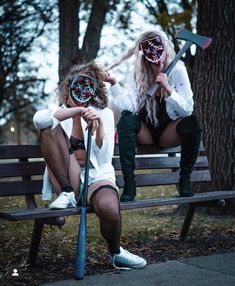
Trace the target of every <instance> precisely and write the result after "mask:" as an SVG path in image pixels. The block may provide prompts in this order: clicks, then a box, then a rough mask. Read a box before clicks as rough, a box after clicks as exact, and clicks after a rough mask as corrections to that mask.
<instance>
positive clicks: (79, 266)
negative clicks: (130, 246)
mask: <svg viewBox="0 0 235 286" xmlns="http://www.w3.org/2000/svg"><path fill="white" fill-rule="evenodd" d="M90 153H91V127H89V129H88V135H87V151H86V164H85V178H84V187H83V190H81V215H80V225H79V230H78V238H77V249H76V259H75V274H74V277H75V279H79V280H81V279H83V278H84V276H85V267H86V237H87V229H86V200H87V189H88V178H89V161H90Z"/></svg>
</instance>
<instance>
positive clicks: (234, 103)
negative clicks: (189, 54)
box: [194, 0, 235, 190]
mask: <svg viewBox="0 0 235 286" xmlns="http://www.w3.org/2000/svg"><path fill="white" fill-rule="evenodd" d="M234 29H235V17H234V1H233V0H217V1H214V0H207V1H204V0H198V21H197V30H198V33H199V34H201V35H206V36H211V37H212V38H213V42H212V44H211V46H210V47H209V48H208V49H207V50H205V51H202V50H199V49H198V50H197V54H196V58H195V67H194V91H195V103H196V111H197V114H198V116H199V118H200V121H201V122H202V124H203V140H204V144H205V147H206V150H207V153H208V158H209V164H210V169H211V174H212V178H213V184H212V188H213V189H214V190H225V189H227V190H232V189H235V144H234V143H235V124H234V123H235V120H234V119H235V100H234V70H233V68H234V67H233V65H234V35H235V31H234Z"/></svg>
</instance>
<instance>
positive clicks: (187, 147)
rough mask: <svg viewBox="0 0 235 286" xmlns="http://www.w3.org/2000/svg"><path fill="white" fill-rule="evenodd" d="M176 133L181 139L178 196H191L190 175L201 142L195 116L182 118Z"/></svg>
mask: <svg viewBox="0 0 235 286" xmlns="http://www.w3.org/2000/svg"><path fill="white" fill-rule="evenodd" d="M176 131H177V133H178V134H179V135H180V138H181V158H180V179H179V191H180V196H182V197H189V196H193V191H192V190H191V184H190V175H191V173H192V171H193V167H194V165H195V163H196V160H197V157H198V151H199V147H200V141H201V127H200V125H199V122H198V120H197V117H196V116H195V115H191V116H188V117H185V118H183V119H182V120H181V121H180V122H179V123H178V124H177V126H176Z"/></svg>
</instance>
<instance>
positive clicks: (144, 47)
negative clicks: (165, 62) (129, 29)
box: [140, 36, 164, 64]
mask: <svg viewBox="0 0 235 286" xmlns="http://www.w3.org/2000/svg"><path fill="white" fill-rule="evenodd" d="M140 50H141V51H142V53H143V55H144V57H145V58H146V60H148V61H149V62H151V63H154V64H158V63H159V62H160V60H161V58H162V56H163V52H164V45H163V42H162V39H161V37H160V36H157V37H155V38H150V39H147V40H145V41H142V42H140Z"/></svg>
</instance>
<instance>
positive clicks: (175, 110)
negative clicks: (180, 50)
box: [109, 62, 194, 120]
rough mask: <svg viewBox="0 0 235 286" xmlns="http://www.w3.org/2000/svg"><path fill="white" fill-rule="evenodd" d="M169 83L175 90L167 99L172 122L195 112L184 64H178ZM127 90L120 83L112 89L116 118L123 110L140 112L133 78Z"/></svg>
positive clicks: (171, 74) (111, 104)
mask: <svg viewBox="0 0 235 286" xmlns="http://www.w3.org/2000/svg"><path fill="white" fill-rule="evenodd" d="M168 79H169V83H170V85H171V86H172V88H173V91H172V93H171V94H170V95H169V96H168V97H165V98H164V100H165V101H166V111H167V114H168V116H169V117H170V118H171V119H172V120H176V119H177V118H179V117H186V116H189V115H191V114H192V112H193V105H194V102H193V92H192V89H191V84H190V81H189V78H188V73H187V70H186V68H185V65H184V63H183V62H178V63H177V64H176V66H175V68H174V69H173V70H172V71H171V73H170V75H169V76H168ZM127 85H128V87H127V90H125V89H124V88H122V87H121V86H120V85H119V83H116V84H115V85H113V86H111V87H110V90H111V92H112V96H111V97H110V103H109V106H110V108H112V109H113V110H114V113H115V117H116V118H119V117H120V113H121V112H122V111H123V110H128V111H131V112H133V113H135V112H138V111H139V110H138V105H137V98H138V97H139V94H138V90H137V87H136V83H135V80H134V78H133V76H132V77H131V78H130V80H129V82H127ZM118 113H119V114H118Z"/></svg>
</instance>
